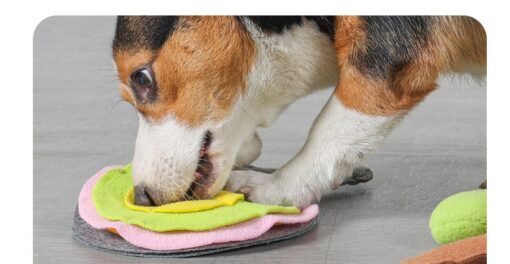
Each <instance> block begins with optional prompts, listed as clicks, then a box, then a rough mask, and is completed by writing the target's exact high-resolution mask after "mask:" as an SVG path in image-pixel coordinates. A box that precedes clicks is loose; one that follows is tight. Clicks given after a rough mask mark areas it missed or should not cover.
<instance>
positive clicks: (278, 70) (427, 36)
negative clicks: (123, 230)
mask: <svg viewBox="0 0 510 264" xmlns="http://www.w3.org/2000/svg"><path fill="white" fill-rule="evenodd" d="M113 54H114V59H115V62H116V66H117V70H118V75H119V79H120V81H121V85H120V90H121V94H122V97H123V98H124V99H125V100H126V101H128V102H130V103H131V104H133V105H134V106H135V107H136V109H137V110H138V112H139V131H138V137H137V140H136V150H135V154H134V158H133V181H134V184H135V186H136V187H135V193H136V195H135V202H136V203H139V204H158V205H159V204H165V203H169V202H172V201H177V200H181V199H187V198H190V197H192V196H198V197H199V198H206V197H211V196H213V195H215V194H217V193H218V192H219V191H221V190H222V189H223V188H225V187H226V188H227V189H229V190H232V191H242V192H245V193H246V194H247V197H248V199H249V200H251V201H255V202H260V203H268V204H284V205H295V206H299V207H303V206H306V205H308V204H310V203H313V202H316V201H317V200H319V199H320V197H321V196H322V195H323V194H324V193H326V192H328V191H330V190H334V189H336V188H337V187H338V186H339V185H340V183H341V182H342V181H343V180H344V179H345V178H347V177H349V176H350V175H351V174H352V172H353V170H354V169H355V168H356V167H359V166H360V164H361V162H362V161H363V159H364V158H365V157H366V155H367V154H368V153H370V152H371V151H373V150H374V149H375V148H376V147H377V145H378V144H379V143H380V142H381V141H382V140H383V139H384V138H385V137H386V136H387V135H388V134H389V133H390V132H391V131H392V129H393V128H394V127H395V126H396V125H397V124H398V123H399V121H400V120H402V118H403V117H405V115H406V114H407V113H408V112H409V111H410V110H411V109H412V108H413V107H414V106H415V105H416V104H418V103H419V102H420V101H422V100H423V99H424V98H425V97H426V96H427V94H429V93H430V92H431V91H433V90H434V89H435V88H436V80H437V78H438V76H439V75H440V74H442V73H448V72H468V73H472V74H475V75H484V74H485V68H486V36H485V32H484V30H483V27H482V26H481V25H480V24H479V23H478V22H477V21H476V20H474V19H472V18H469V17H354V16H353V17H328V18H323V17H297V18H296V17H119V19H118V22H117V30H116V36H115V39H114V43H113ZM144 70H145V71H144ZM140 71H144V72H143V73H144V74H145V75H147V74H148V75H149V76H148V77H149V78H150V79H151V81H150V82H148V81H147V79H144V76H140V73H139V72H140ZM137 74H138V75H137ZM140 78H141V79H140ZM140 80H142V81H140ZM140 83H141V84H140ZM330 86H335V87H336V88H335V89H334V92H333V93H332V95H331V97H330V99H329V101H328V102H327V104H326V105H325V106H324V108H323V109H322V111H321V113H320V114H319V116H318V117H317V119H316V120H315V122H314V124H313V127H312V129H311V131H310V133H309V136H308V139H307V140H306V142H305V144H304V146H303V147H302V149H301V150H300V151H299V152H298V153H297V154H296V155H295V156H294V157H293V158H292V159H290V160H289V161H288V162H287V163H286V164H284V165H282V166H281V167H280V168H279V169H277V170H276V171H275V172H274V173H272V174H265V173H262V172H255V171H250V170H233V168H234V167H243V166H246V165H249V164H250V163H251V162H253V161H254V160H256V159H257V157H258V156H259V155H260V152H261V151H260V150H261V146H262V143H261V141H260V139H259V137H258V136H257V133H256V129H257V127H265V126H269V125H270V124H271V123H272V122H273V120H274V119H275V118H276V117H277V116H278V115H279V114H280V113H281V112H282V111H283V110H284V109H285V108H286V107H287V106H288V105H289V104H291V103H292V102H294V101H295V100H297V99H299V98H301V97H303V96H306V95H308V94H310V93H312V92H314V91H317V90H319V89H323V88H326V87H330Z"/></svg>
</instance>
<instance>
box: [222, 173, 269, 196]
mask: <svg viewBox="0 0 510 264" xmlns="http://www.w3.org/2000/svg"><path fill="white" fill-rule="evenodd" d="M274 178H275V177H274V176H273V175H272V174H269V173H264V172H260V171H254V170H233V171H231V172H230V177H229V178H228V181H227V185H226V186H225V189H227V190H228V191H231V192H242V193H245V194H248V193H250V192H251V191H252V190H253V189H254V188H256V187H258V186H261V185H264V184H266V183H268V182H270V181H272V180H274Z"/></svg>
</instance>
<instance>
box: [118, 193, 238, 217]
mask: <svg viewBox="0 0 510 264" xmlns="http://www.w3.org/2000/svg"><path fill="white" fill-rule="evenodd" d="M242 200H244V195H243V194H240V193H232V192H227V191H222V192H220V193H219V194H218V195H216V196H215V197H214V198H212V199H209V200H191V201H181V202H175V203H171V204H164V205H160V206H140V205H136V204H134V202H133V201H134V193H133V189H131V190H129V192H128V193H127V194H126V196H125V197H124V205H126V207H127V208H129V209H131V210H134V211H142V212H153V213H190V212H199V211H205V210H209V209H213V208H217V207H221V206H231V205H234V204H235V203H236V202H237V201H242Z"/></svg>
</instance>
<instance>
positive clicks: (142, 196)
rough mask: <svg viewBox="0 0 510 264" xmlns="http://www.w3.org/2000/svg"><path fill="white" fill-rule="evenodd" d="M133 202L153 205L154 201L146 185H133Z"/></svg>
mask: <svg viewBox="0 0 510 264" xmlns="http://www.w3.org/2000/svg"><path fill="white" fill-rule="evenodd" d="M135 204H136V205H141V206H153V205H155V204H154V201H153V200H152V198H151V197H150V195H149V192H148V189H147V187H145V186H143V185H137V186H135Z"/></svg>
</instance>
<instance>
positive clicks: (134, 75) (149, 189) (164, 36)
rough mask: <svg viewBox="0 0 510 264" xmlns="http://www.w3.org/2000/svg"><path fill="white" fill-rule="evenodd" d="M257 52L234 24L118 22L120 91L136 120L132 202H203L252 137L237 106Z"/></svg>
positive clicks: (230, 20)
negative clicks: (137, 123) (245, 142)
mask: <svg viewBox="0 0 510 264" xmlns="http://www.w3.org/2000/svg"><path fill="white" fill-rule="evenodd" d="M255 52H256V51H255V47H254V44H253V41H252V39H251V38H250V36H249V34H248V32H246V30H245V29H244V28H243V26H242V24H241V23H240V22H239V21H238V19H236V18H234V17H119V18H118V20H117V28H116V32H115V37H114V41H113V56H114V60H115V63H116V66H117V71H118V76H119V79H120V82H121V84H120V92H121V95H122V97H123V99H124V100H126V101H128V102H129V103H131V104H132V105H133V106H134V107H135V108H136V109H137V111H138V113H139V130H138V136H137V140H136V149H135V154H134V158H133V170H132V172H133V183H134V185H135V193H136V194H135V202H136V203H138V204H156V205H159V204H165V203H169V202H172V201H177V200H180V199H183V198H186V197H191V196H195V197H196V196H198V197H199V198H207V197H211V196H213V195H215V194H216V193H218V192H219V191H220V190H221V189H222V188H223V187H224V185H225V183H226V180H227V177H228V175H229V173H230V170H231V169H232V167H233V165H234V162H235V158H236V154H237V152H238V151H239V149H240V147H241V145H242V144H243V142H244V141H246V140H247V139H248V138H249V137H250V136H252V135H253V133H254V130H255V126H256V124H255V122H251V121H249V117H247V116H246V115H247V113H245V111H243V109H242V106H240V101H242V100H243V98H245V96H244V95H245V94H246V93H247V75H248V74H249V71H250V68H251V66H252V64H253V62H254V57H255Z"/></svg>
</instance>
